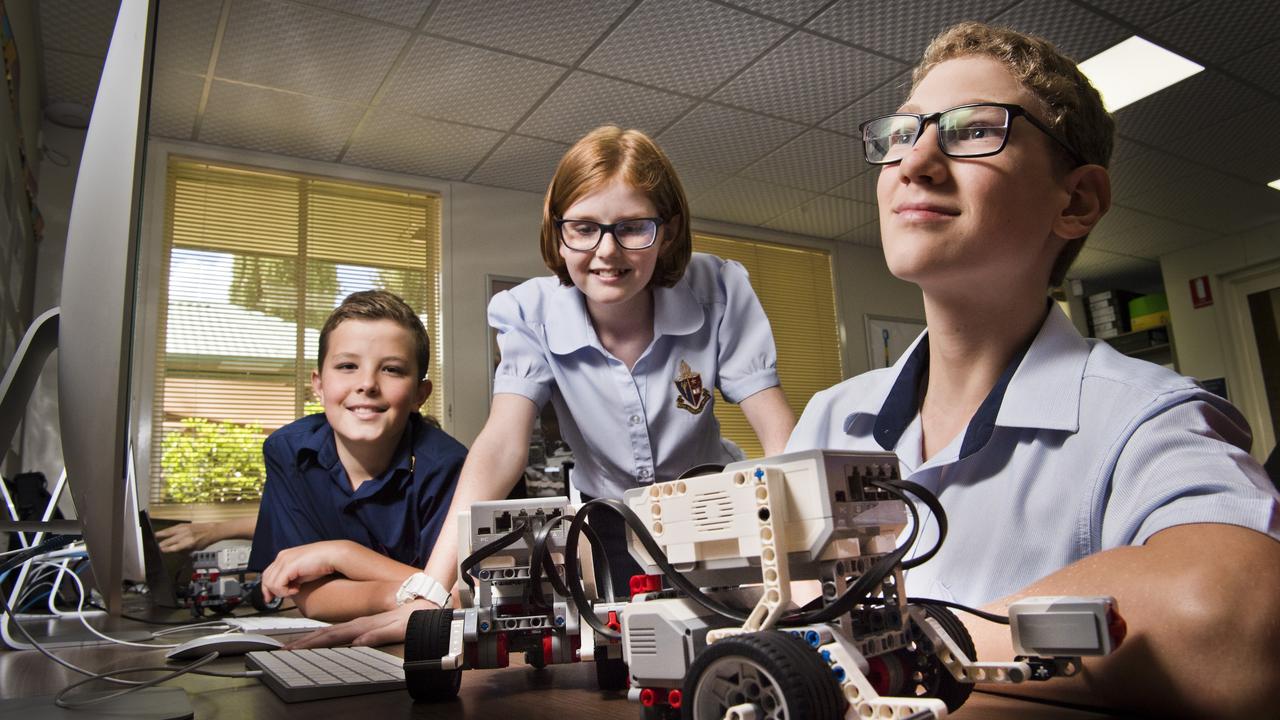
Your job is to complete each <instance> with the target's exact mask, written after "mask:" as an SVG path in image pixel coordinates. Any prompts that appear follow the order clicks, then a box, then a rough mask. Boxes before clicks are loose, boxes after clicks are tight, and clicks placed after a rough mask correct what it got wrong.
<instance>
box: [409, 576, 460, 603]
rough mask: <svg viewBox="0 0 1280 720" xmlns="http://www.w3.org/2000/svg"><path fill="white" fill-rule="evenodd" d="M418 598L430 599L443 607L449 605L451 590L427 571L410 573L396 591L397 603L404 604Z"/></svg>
mask: <svg viewBox="0 0 1280 720" xmlns="http://www.w3.org/2000/svg"><path fill="white" fill-rule="evenodd" d="M417 598H422V599H423V600H429V601H431V602H433V603H435V604H436V605H439V606H440V607H442V608H447V607H449V591H448V590H446V589H445V587H444V586H443V585H441V584H440V583H439V582H438V581H436V579H435V578H433V577H431V576H430V575H428V574H426V573H414V574H412V575H410V576H409V577H408V578H406V579H405V581H404V582H403V583H402V584H401V585H400V589H399V590H397V591H396V605H403V604H405V603H407V602H409V601H411V600H416V599H417Z"/></svg>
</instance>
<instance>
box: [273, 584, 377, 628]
mask: <svg viewBox="0 0 1280 720" xmlns="http://www.w3.org/2000/svg"><path fill="white" fill-rule="evenodd" d="M399 588H400V581H380V580H351V579H348V578H342V577H328V578H324V579H322V580H316V581H315V582H311V583H307V584H306V585H304V586H303V587H302V589H301V590H300V591H298V594H297V595H294V596H293V602H294V604H295V605H297V606H298V609H299V610H300V611H301V612H302V614H303V615H305V616H306V617H309V618H314V619H316V620H325V621H327V622H345V621H347V620H351V619H354V618H358V617H364V616H366V615H373V614H376V613H380V612H384V611H386V610H392V609H394V608H395V607H396V601H395V595H396V591H397V590H398V589H399Z"/></svg>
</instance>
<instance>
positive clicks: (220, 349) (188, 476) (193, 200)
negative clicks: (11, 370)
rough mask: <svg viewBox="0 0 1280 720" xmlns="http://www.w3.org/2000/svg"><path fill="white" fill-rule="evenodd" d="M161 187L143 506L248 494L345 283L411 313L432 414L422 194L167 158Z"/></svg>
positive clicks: (432, 210) (435, 238) (435, 289)
mask: <svg viewBox="0 0 1280 720" xmlns="http://www.w3.org/2000/svg"><path fill="white" fill-rule="evenodd" d="M166 195H167V197H166V216H165V234H164V257H165V260H166V266H165V271H164V277H165V288H164V292H163V295H162V297H163V301H162V307H161V309H160V320H159V336H160V338H159V342H158V343H157V347H156V358H155V367H156V373H155V377H156V381H155V388H154V393H155V395H154V403H153V408H154V417H153V422H152V438H151V441H152V442H151V454H150V457H151V468H152V472H151V478H152V481H151V495H152V499H153V501H155V502H224V501H239V500H256V499H257V498H258V497H259V496H260V493H261V487H262V481H263V479H264V477H263V472H264V471H263V467H262V440H263V439H265V437H266V436H267V435H268V434H270V433H271V432H272V431H273V430H275V429H276V428H278V427H280V426H281V425H285V424H287V423H289V422H290V421H292V420H294V419H295V418H298V417H300V416H302V415H303V414H306V413H309V412H318V411H319V406H318V404H317V403H316V400H315V398H314V397H313V395H312V393H311V383H310V377H311V370H312V368H314V367H315V363H316V354H317V352H318V349H319V336H320V328H321V326H322V325H323V323H324V320H325V318H326V317H327V316H328V315H329V312H330V311H331V310H333V308H335V307H337V305H338V303H339V302H341V300H342V298H344V297H346V296H347V295H348V294H350V293H352V292H355V291H357V290H367V289H371V288H386V289H388V290H391V291H392V292H394V293H396V294H397V295H399V296H400V297H402V298H404V300H405V301H406V302H408V303H409V305H410V306H411V307H413V308H414V309H415V310H416V311H417V312H418V313H419V316H420V317H421V318H422V321H423V324H424V325H425V326H426V328H427V332H428V334H429V335H430V337H431V363H430V367H429V368H428V372H429V375H430V377H431V378H432V380H433V381H434V382H435V384H436V389H437V392H436V393H434V394H433V395H432V397H431V398H430V399H429V400H428V401H427V404H426V405H424V406H423V412H424V413H426V414H429V415H434V416H436V417H441V414H442V413H441V410H442V408H441V400H440V398H441V397H442V395H441V394H440V392H439V389H440V388H441V387H442V380H443V378H442V377H441V370H440V360H439V358H440V357H441V354H442V353H441V346H440V337H441V336H440V325H441V313H440V287H439V278H440V200H439V198H438V197H436V196H434V195H429V194H426V193H421V192H412V191H407V190H402V189H395V188H388V187H376V186H370V185H363V184H357V183H350V182H343V181H338V180H333V179H327V178H319V177H311V176H306V175H298V174H292V173H286V172H279V171H274V170H263V169H256V168H247V167H238V166H230V165H222V164H215V163H210V162H205V161H200V160H194V159H186V158H177V157H175V158H171V159H170V162H169V165H168V172H167V178H166Z"/></svg>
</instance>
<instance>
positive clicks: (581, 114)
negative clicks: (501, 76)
mask: <svg viewBox="0 0 1280 720" xmlns="http://www.w3.org/2000/svg"><path fill="white" fill-rule="evenodd" d="M694 102H696V101H694V100H690V99H689V98H686V97H682V96H680V95H672V94H670V93H665V92H662V91H661V90H654V89H652V88H647V87H643V86H640V85H636V84H633V83H629V82H624V81H622V80H614V79H612V78H607V77H602V76H600V75H594V74H591V73H585V72H581V71H575V72H573V73H572V74H570V75H569V77H568V78H566V79H565V81H564V82H563V83H561V84H560V86H559V87H557V88H556V89H555V91H553V92H552V93H551V96H550V97H548V98H547V99H546V100H545V101H543V102H542V104H540V105H539V106H538V109H537V110H534V111H533V114H532V115H530V116H529V119H528V120H525V121H524V122H523V123H521V125H520V128H519V132H521V133H523V134H525V135H534V136H537V137H543V138H547V139H550V140H559V141H561V142H568V143H572V142H577V140H578V138H580V137H582V136H583V135H585V134H587V132H588V131H590V130H591V129H593V128H596V127H599V126H601V125H618V126H621V127H625V128H636V129H638V130H643V131H644V132H645V133H648V134H649V135H654V134H657V132H658V131H659V130H661V129H662V128H664V127H666V126H667V125H668V124H669V123H670V122H671V121H673V120H675V119H676V118H677V117H679V116H680V114H681V113H683V112H684V111H686V110H688V109H689V108H690V107H691V106H692V105H693V104H694Z"/></svg>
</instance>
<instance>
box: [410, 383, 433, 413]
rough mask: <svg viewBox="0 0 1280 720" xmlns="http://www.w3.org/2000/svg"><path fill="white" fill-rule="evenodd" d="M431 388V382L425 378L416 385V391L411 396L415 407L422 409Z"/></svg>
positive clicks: (429, 395)
mask: <svg viewBox="0 0 1280 720" xmlns="http://www.w3.org/2000/svg"><path fill="white" fill-rule="evenodd" d="M431 387H432V386H431V381H430V380H427V379H425V378H424V379H423V380H421V381H420V382H419V383H418V389H417V391H416V392H415V393H414V395H413V402H414V406H415V407H422V404H423V403H425V402H426V401H427V398H429V397H431Z"/></svg>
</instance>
